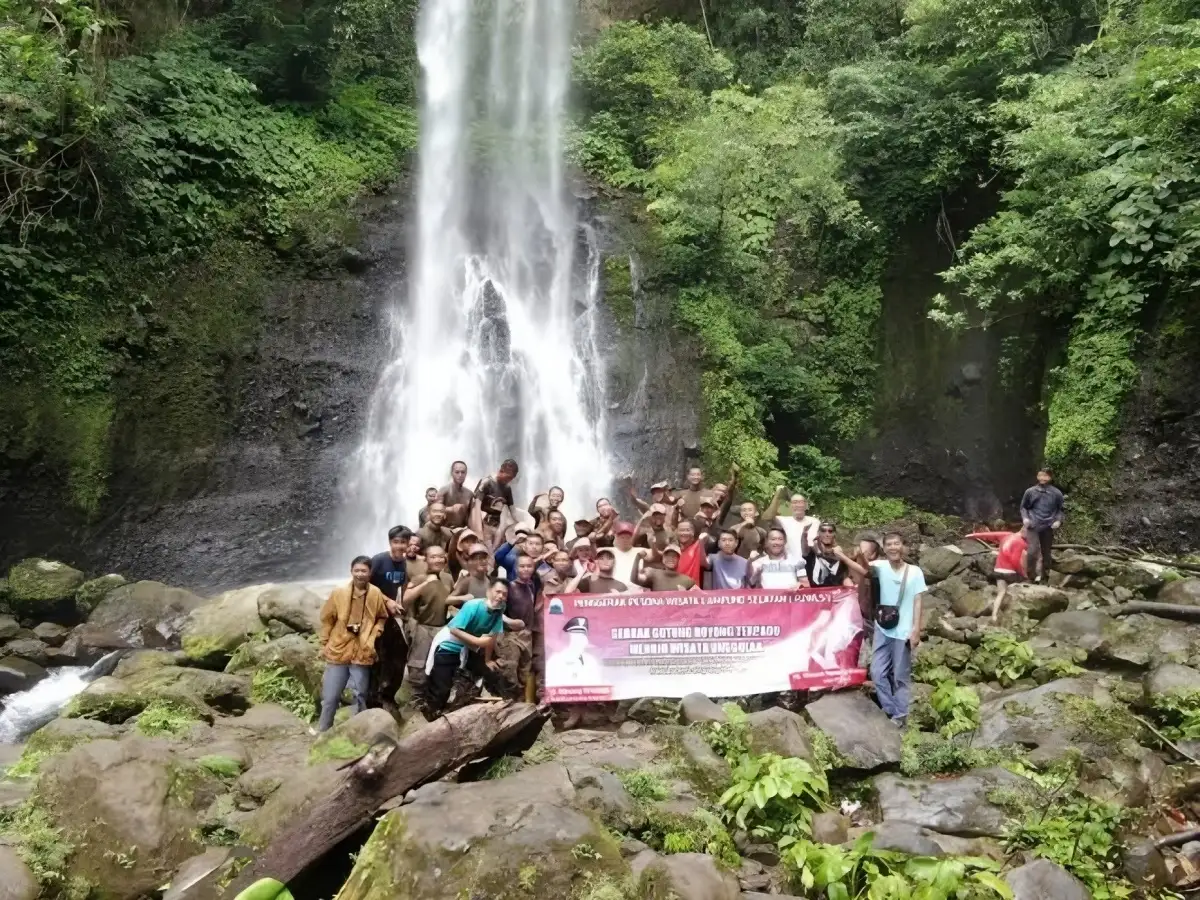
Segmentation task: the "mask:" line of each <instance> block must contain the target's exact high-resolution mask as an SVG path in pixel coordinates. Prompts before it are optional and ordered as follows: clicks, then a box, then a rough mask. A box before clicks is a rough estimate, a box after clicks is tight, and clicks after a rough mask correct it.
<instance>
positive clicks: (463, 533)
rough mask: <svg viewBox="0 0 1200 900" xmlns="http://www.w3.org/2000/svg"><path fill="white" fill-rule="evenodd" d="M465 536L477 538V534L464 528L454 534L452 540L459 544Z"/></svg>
mask: <svg viewBox="0 0 1200 900" xmlns="http://www.w3.org/2000/svg"><path fill="white" fill-rule="evenodd" d="M467 538H475V540H479V535H477V534H476V533H475V532H473V531H472V530H471V529H470V528H464V529H463V530H462V531H460V532H459V533H458V534H456V535H455V536H454V541H455V543H458V544H461V543H462V542H463V541H464V540H466V539H467Z"/></svg>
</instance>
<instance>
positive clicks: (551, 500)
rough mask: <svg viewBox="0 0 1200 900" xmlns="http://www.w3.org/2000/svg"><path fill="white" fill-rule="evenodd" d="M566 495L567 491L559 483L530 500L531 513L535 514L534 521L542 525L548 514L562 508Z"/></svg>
mask: <svg viewBox="0 0 1200 900" xmlns="http://www.w3.org/2000/svg"><path fill="white" fill-rule="evenodd" d="M566 497H567V495H566V492H565V491H563V489H562V488H560V487H559V486H558V485H554V486H553V487H552V488H550V490H548V491H546V493H544V494H538V495H537V496H536V497H534V498H533V499H532V500H531V501H529V514H530V515H531V516H533V521H534V522H535V523H537V524H538V525H541V524H542V522H544V521H545V519H546V516H548V515H550V513H552V512H556V511H558V510H559V509H561V508H562V505H563V500H565V499H566Z"/></svg>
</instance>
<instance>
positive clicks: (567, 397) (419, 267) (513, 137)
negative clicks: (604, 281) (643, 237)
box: [349, 0, 611, 548]
mask: <svg viewBox="0 0 1200 900" xmlns="http://www.w3.org/2000/svg"><path fill="white" fill-rule="evenodd" d="M573 6H574V4H573V3H569V2H566V0H487V2H486V3H484V2H480V0H424V2H423V3H422V9H421V18H420V23H419V28H418V55H419V58H420V62H421V68H422V73H423V99H422V110H421V144H420V165H419V178H418V187H417V223H416V225H417V228H416V236H415V247H414V254H413V257H412V263H411V268H410V276H409V282H408V285H407V303H404V304H397V310H396V312H395V314H394V321H393V326H392V347H393V350H392V358H391V362H390V363H389V364H388V365H387V367H386V369H385V371H384V372H383V374H382V377H381V379H380V381H379V384H378V386H377V387H376V390H375V394H374V396H373V397H372V400H371V404H370V408H369V412H368V422H367V432H366V436H365V439H364V443H363V446H362V448H361V450H360V452H359V453H358V454H357V457H356V458H355V460H354V465H353V473H352V475H351V481H352V484H351V488H350V492H349V493H350V496H351V497H352V498H353V502H352V504H351V506H352V508H353V512H352V514H351V516H352V521H353V522H354V526H353V528H352V533H351V534H350V535H349V537H350V538H351V539H353V540H355V541H358V542H359V543H357V544H356V547H363V548H368V547H374V546H377V545H379V543H380V540H381V536H382V535H383V534H384V532H386V530H387V528H388V527H389V526H391V525H394V524H397V523H401V522H403V523H406V524H409V525H413V526H415V524H416V518H417V511H418V510H419V509H420V507H421V506H422V504H423V502H424V500H423V494H424V489H425V488H426V487H428V486H441V485H442V484H445V483H446V482H447V481H448V480H449V468H450V463H451V462H452V461H453V460H456V459H462V460H464V461H466V463H467V464H468V466H469V468H470V474H469V475H468V479H467V485H468V486H469V487H474V485H475V483H476V481H477V480H478V479H479V478H481V477H484V476H485V475H487V474H489V473H491V472H494V471H495V469H496V467H497V466H498V464H499V463H500V462H501V461H502V460H503V459H504V458H506V457H513V458H515V459H516V460H518V462H519V463H520V466H521V474H520V481H519V482H518V483H517V486H518V488H519V489H518V491H517V497H518V503H520V499H521V498H522V497H524V498H526V499H528V498H529V497H530V496H531V495H532V494H533V493H534V492H536V491H542V490H545V489H546V488H548V487H549V486H551V485H552V484H557V485H560V486H562V487H563V488H564V490H565V491H566V495H567V501H566V506H567V508H568V511H569V512H570V513H572V514H574V513H579V514H582V513H585V512H587V513H589V514H591V512H592V510H591V502H592V501H593V500H594V499H595V498H596V497H597V496H599V495H600V493H602V492H603V491H605V490H607V488H608V486H609V484H610V482H611V476H610V469H609V459H608V453H607V450H606V430H607V429H606V423H605V415H604V410H605V404H604V397H603V384H604V367H603V362H602V360H601V358H600V354H599V352H598V350H597V319H596V303H597V300H598V296H599V284H600V253H599V249H598V246H597V242H596V238H595V235H594V234H593V233H592V232H591V230H590V229H587V228H585V227H581V226H580V225H579V224H578V223H577V221H576V217H575V201H574V198H573V197H572V196H571V193H570V191H569V188H568V185H567V179H566V172H565V165H564V162H563V127H564V121H565V114H566V103H567V94H568V88H569V81H570V57H571V54H570V47H571V43H570V42H571V24H572V23H571V18H572V7H573Z"/></svg>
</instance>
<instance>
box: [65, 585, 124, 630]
mask: <svg viewBox="0 0 1200 900" xmlns="http://www.w3.org/2000/svg"><path fill="white" fill-rule="evenodd" d="M125 583H126V582H125V579H124V578H123V577H122V576H120V575H101V576H100V577H99V578H93V579H92V580H91V581H85V582H84V583H83V584H81V585H80V586H79V590H77V591H76V592H75V608H76V609H77V610H78V611H79V614H80V615H81V616H82V617H83V618H85V619H86V618H87V617H88V616H89V615H91V613H92V610H94V609H95V608H96V607H97V606H99V605H100V601H101V600H103V599H104V598H105V597H107V596H108V595H109V594H110V593H111V592H112V591H115V590H116V589H117V588H119V587H121V586H122V585H124V584H125Z"/></svg>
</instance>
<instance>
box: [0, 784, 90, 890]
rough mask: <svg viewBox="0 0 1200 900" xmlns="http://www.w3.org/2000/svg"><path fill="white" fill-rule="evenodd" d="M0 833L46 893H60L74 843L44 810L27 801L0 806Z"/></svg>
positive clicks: (65, 883)
mask: <svg viewBox="0 0 1200 900" xmlns="http://www.w3.org/2000/svg"><path fill="white" fill-rule="evenodd" d="M0 837H2V838H4V840H5V842H6V843H11V844H12V845H13V846H14V848H15V849H16V851H17V853H18V855H19V856H20V857H21V859H22V860H24V861H25V865H27V866H28V867H29V871H30V872H31V873H32V874H33V877H34V878H35V879H37V882H38V884H40V885H41V886H42V888H43V892H44V893H45V894H46V895H47V896H54V895H56V894H59V893H62V892H63V889H64V888H65V887H66V886H68V885H69V884H70V880H69V879H68V877H67V863H68V862H69V861H70V859H71V854H72V853H74V852H75V847H74V845H73V844H71V843H70V842H69V841H67V840H66V839H65V838H64V837H63V836H62V829H60V828H55V827H54V823H53V822H51V821H50V817H49V816H47V815H46V813H45V811H44V810H42V809H39V808H38V807H36V806H34V805H33V804H32V803H29V802H26V803H23V804H22V805H20V806H18V807H16V808H14V809H6V810H0Z"/></svg>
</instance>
